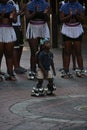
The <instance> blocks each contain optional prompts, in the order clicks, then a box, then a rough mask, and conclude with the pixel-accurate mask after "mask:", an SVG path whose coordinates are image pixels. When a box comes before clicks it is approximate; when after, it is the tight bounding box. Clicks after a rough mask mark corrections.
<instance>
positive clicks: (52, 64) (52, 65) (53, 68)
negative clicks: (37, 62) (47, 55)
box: [51, 61, 56, 76]
mask: <svg viewBox="0 0 87 130" xmlns="http://www.w3.org/2000/svg"><path fill="white" fill-rule="evenodd" d="M51 67H52V71H53V74H54V76H56V71H55V67H54V62H53V61H52V63H51Z"/></svg>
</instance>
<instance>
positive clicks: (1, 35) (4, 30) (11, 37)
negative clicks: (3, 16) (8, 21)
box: [0, 25, 16, 43]
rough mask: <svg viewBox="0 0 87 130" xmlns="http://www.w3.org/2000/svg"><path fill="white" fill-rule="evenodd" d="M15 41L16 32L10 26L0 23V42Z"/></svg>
mask: <svg viewBox="0 0 87 130" xmlns="http://www.w3.org/2000/svg"><path fill="white" fill-rule="evenodd" d="M15 41H16V34H15V31H14V29H13V27H12V26H2V25H0V42H3V43H9V42H15Z"/></svg>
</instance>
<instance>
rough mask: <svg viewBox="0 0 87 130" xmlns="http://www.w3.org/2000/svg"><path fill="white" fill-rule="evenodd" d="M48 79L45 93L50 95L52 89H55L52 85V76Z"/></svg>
mask: <svg viewBox="0 0 87 130" xmlns="http://www.w3.org/2000/svg"><path fill="white" fill-rule="evenodd" d="M48 81H49V83H48V85H47V87H48V92H47V94H48V95H50V94H53V91H54V90H56V87H55V86H54V83H53V78H51V79H49V80H48Z"/></svg>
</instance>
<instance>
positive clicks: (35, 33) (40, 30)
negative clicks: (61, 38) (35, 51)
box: [26, 21, 50, 39]
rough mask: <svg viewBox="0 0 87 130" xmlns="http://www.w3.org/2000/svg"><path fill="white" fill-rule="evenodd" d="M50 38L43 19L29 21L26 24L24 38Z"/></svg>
mask: <svg viewBox="0 0 87 130" xmlns="http://www.w3.org/2000/svg"><path fill="white" fill-rule="evenodd" d="M38 37H41V38H50V31H49V28H48V25H47V23H46V22H44V21H30V23H29V24H28V26H27V31H26V38H27V39H31V38H38Z"/></svg>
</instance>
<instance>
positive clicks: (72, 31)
mask: <svg viewBox="0 0 87 130" xmlns="http://www.w3.org/2000/svg"><path fill="white" fill-rule="evenodd" d="M83 32H84V31H83V27H82V25H81V24H79V23H76V24H70V25H68V24H63V25H62V29H61V33H62V34H63V35H65V36H67V37H70V38H78V37H79V36H80V35H82V34H83Z"/></svg>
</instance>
